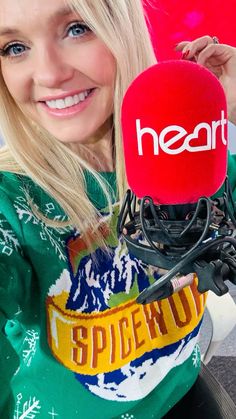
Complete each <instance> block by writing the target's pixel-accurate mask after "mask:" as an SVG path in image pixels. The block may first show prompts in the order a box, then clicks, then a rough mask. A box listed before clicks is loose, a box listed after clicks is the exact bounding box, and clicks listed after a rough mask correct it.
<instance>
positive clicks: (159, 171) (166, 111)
mask: <svg viewBox="0 0 236 419" xmlns="http://www.w3.org/2000/svg"><path fill="white" fill-rule="evenodd" d="M226 117H227V111H226V98H225V94H224V90H223V88H222V86H221V84H220V82H219V81H218V80H217V78H216V77H215V76H214V75H213V74H212V73H211V72H210V71H209V70H207V69H205V68H204V67H202V66H199V65H198V64H195V63H192V62H188V61H183V60H182V61H168V62H162V63H160V64H156V65H154V66H152V67H150V68H149V69H147V70H146V71H144V72H143V73H141V74H140V75H139V76H138V77H137V78H136V79H135V80H134V81H133V82H132V84H131V85H130V87H129V88H128V90H127V92H126V94H125V97H124V100H123V104H122V130H123V144H124V155H125V165H126V174H127V179H128V183H129V186H130V188H131V190H132V191H133V192H134V194H135V195H136V196H137V197H138V198H143V197H144V196H146V195H147V196H150V197H151V198H152V199H153V201H154V202H155V203H158V204H166V205H175V204H186V203H195V202H197V200H198V199H199V198H200V197H201V196H207V197H210V196H211V195H213V194H214V193H215V192H216V191H217V190H218V189H219V188H220V186H221V185H222V183H223V182H224V180H225V176H226V170H227V119H226Z"/></svg>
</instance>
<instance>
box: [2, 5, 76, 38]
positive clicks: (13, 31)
mask: <svg viewBox="0 0 236 419" xmlns="http://www.w3.org/2000/svg"><path fill="white" fill-rule="evenodd" d="M72 13H74V11H73V9H72V8H71V7H69V6H64V7H61V8H60V9H58V10H57V11H56V12H55V13H54V14H53V15H52V16H50V17H49V20H56V19H59V18H60V17H64V16H68V15H70V14H72ZM20 33H21V31H20V30H19V29H17V28H7V27H6V28H2V29H0V36H4V35H17V34H20Z"/></svg>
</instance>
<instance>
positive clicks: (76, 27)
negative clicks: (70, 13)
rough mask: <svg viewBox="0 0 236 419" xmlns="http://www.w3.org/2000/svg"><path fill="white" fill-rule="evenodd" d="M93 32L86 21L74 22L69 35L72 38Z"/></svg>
mask: <svg viewBox="0 0 236 419" xmlns="http://www.w3.org/2000/svg"><path fill="white" fill-rule="evenodd" d="M87 32H91V29H89V27H88V26H87V25H85V23H79V22H77V23H73V24H72V25H70V27H69V29H68V35H69V36H71V37H72V38H77V37H80V36H83V35H85V34H86V33H87Z"/></svg>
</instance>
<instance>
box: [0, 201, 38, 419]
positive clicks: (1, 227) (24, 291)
mask: <svg viewBox="0 0 236 419" xmlns="http://www.w3.org/2000/svg"><path fill="white" fill-rule="evenodd" d="M11 211H12V214H13V209H12V204H11V203H10V201H9V200H8V198H7V197H6V196H4V195H3V194H2V193H0V395H1V396H0V413H2V412H4V414H5V413H8V414H9V417H10V414H12V412H9V410H8V406H10V399H11V384H10V383H11V378H12V376H13V375H14V374H15V372H16V370H17V369H18V368H19V357H18V355H17V348H13V346H12V344H11V343H10V340H9V335H11V330H10V329H11V327H12V328H13V329H14V325H15V324H20V321H21V316H22V315H23V313H24V307H25V302H26V301H27V295H28V292H29V289H30V284H31V276H32V269H31V266H30V264H29V262H28V261H27V259H26V258H25V257H24V254H23V250H22V246H21V244H20V242H19V238H18V236H17V234H16V232H15V231H14V228H13V226H12V225H11V223H10V221H9V220H10V218H11ZM12 332H13V333H14V331H12ZM0 416H1V415H0Z"/></svg>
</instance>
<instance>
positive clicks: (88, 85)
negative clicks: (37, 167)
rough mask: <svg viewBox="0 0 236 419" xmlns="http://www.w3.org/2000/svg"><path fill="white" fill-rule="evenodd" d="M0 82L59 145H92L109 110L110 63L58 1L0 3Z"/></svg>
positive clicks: (111, 59)
mask: <svg viewBox="0 0 236 419" xmlns="http://www.w3.org/2000/svg"><path fill="white" fill-rule="evenodd" d="M0 48H1V50H2V53H3V56H1V68H2V74H3V78H4V80H5V83H6V85H7V88H8V90H9V92H10V93H11V95H12V97H13V98H14V100H15V102H16V103H17V104H18V106H19V107H20V108H21V109H22V110H23V111H24V112H25V113H26V114H27V115H29V116H30V117H31V118H32V119H33V120H34V121H35V122H36V123H38V124H40V125H42V126H43V127H44V128H46V129H47V130H48V131H49V132H50V133H52V134H53V135H54V136H56V137H57V138H58V139H59V140H60V141H62V142H65V143H67V142H74V143H78V142H79V143H86V144H88V143H89V142H90V141H91V142H93V141H94V140H95V138H96V133H98V132H100V131H101V128H102V127H103V126H106V125H107V124H106V121H108V119H109V117H110V116H111V114H112V111H113V91H114V83H115V71H116V65H115V60H114V57H113V56H112V54H111V52H110V51H109V50H108V49H107V48H106V46H105V45H104V44H103V43H102V42H101V41H100V40H99V39H98V38H97V37H96V36H95V35H94V34H93V32H91V31H90V30H89V29H88V28H87V27H86V25H85V24H84V22H83V21H82V19H81V18H80V17H78V15H77V14H75V13H74V12H71V10H70V9H69V7H68V6H66V2H65V1H64V0H49V1H44V0H20V1H19V0H0Z"/></svg>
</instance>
